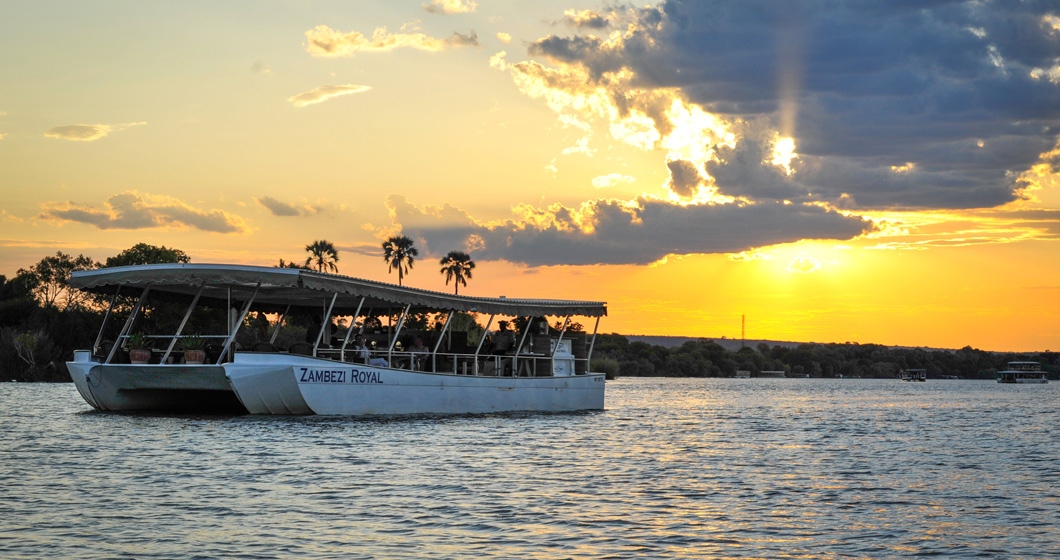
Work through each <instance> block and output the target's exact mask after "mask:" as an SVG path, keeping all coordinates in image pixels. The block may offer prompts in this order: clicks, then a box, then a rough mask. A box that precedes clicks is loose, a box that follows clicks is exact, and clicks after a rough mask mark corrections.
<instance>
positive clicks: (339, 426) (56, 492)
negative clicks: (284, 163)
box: [0, 379, 1060, 559]
mask: <svg viewBox="0 0 1060 560" xmlns="http://www.w3.org/2000/svg"><path fill="white" fill-rule="evenodd" d="M1058 395H1060V384H1058V383H1050V384H1048V385H1044V386H1029V385H1025V386H1014V385H998V384H997V383H994V382H980V381H934V380H933V381H929V382H927V383H900V382H898V381H889V380H888V381H882V380H847V379H840V380H818V379H750V380H748V379H743V380H735V379H706V380H686V379H680V380H675V379H623V380H619V381H615V382H608V386H607V410H605V411H602V412H592V413H583V414H562V415H560V414H556V415H540V414H539V415H498V416H470V417H413V418H394V419H375V420H364V419H351V418H336V417H261V416H242V417H189V416H156V415H127V414H125V415H122V414H108V413H98V412H93V411H91V409H90V408H89V406H88V405H87V404H85V403H84V402H83V401H82V400H81V398H80V397H79V396H78V394H77V391H76V390H75V389H74V387H73V386H72V385H70V384H62V385H43V384H11V383H5V384H2V385H0V457H2V459H0V521H2V523H0V557H2V558H6V559H16V558H33V559H37V558H56V557H66V558H226V559H227V558H253V559H257V558H311V559H315V558H469V557H478V558H607V557H609V558H633V557H640V558H901V557H916V556H940V557H945V558H974V557H980V558H1050V557H1056V556H1057V555H1060V529H1058V525H1060V437H1058V435H1057V431H1056V430H1057V426H1056V423H1057V420H1058V415H1057V412H1056V410H1057V403H1058V399H1057V397H1058Z"/></svg>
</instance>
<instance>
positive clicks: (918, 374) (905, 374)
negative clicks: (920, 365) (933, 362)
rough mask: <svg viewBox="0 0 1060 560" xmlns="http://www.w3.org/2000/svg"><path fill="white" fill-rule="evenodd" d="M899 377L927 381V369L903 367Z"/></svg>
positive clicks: (907, 379) (903, 379)
mask: <svg viewBox="0 0 1060 560" xmlns="http://www.w3.org/2000/svg"><path fill="white" fill-rule="evenodd" d="M898 378H899V379H901V380H902V381H927V370H926V369H903V370H902V371H901V372H900V373H899V374H898Z"/></svg>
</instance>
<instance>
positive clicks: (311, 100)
mask: <svg viewBox="0 0 1060 560" xmlns="http://www.w3.org/2000/svg"><path fill="white" fill-rule="evenodd" d="M370 89H372V88H371V86H358V85H353V84H343V85H338V86H320V87H318V88H315V89H311V90H309V91H307V92H303V93H299V94H298V95H295V96H293V97H288V98H287V101H290V102H291V103H292V104H293V105H294V106H295V107H306V106H308V105H314V104H316V103H323V102H325V101H327V100H328V99H331V98H334V97H338V96H340V95H349V94H351V93H361V92H365V91H368V90H370Z"/></svg>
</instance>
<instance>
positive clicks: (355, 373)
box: [298, 367, 383, 384]
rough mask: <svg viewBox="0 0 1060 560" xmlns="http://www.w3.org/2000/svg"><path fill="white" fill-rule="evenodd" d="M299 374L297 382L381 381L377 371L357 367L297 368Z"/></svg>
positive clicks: (359, 382) (357, 382)
mask: <svg viewBox="0 0 1060 560" xmlns="http://www.w3.org/2000/svg"><path fill="white" fill-rule="evenodd" d="M298 369H299V370H300V371H301V375H299V377H298V382H299V383H346V382H347V380H349V383H355V384H367V383H382V382H383V381H382V379H380V378H379V372H378V371H361V370H359V369H316V368H307V367H303V368H298Z"/></svg>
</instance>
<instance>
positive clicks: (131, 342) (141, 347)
mask: <svg viewBox="0 0 1060 560" xmlns="http://www.w3.org/2000/svg"><path fill="white" fill-rule="evenodd" d="M150 344H151V342H150V340H148V339H147V335H145V334H144V333H136V334H131V335H129V338H128V339H126V341H125V346H126V347H127V348H128V349H129V361H130V362H132V363H134V364H146V363H147V362H150V361H151V346H150Z"/></svg>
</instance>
